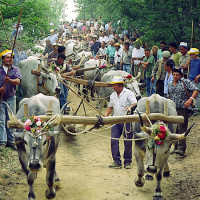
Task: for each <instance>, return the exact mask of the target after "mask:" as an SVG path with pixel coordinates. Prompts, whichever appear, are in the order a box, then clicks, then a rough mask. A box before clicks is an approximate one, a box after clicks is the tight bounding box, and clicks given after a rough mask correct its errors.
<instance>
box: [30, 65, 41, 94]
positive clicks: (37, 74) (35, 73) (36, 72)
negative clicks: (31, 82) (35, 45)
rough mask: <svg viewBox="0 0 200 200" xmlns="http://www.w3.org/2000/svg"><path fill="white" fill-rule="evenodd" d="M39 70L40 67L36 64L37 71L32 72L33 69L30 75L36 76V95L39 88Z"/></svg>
mask: <svg viewBox="0 0 200 200" xmlns="http://www.w3.org/2000/svg"><path fill="white" fill-rule="evenodd" d="M40 69H41V65H40V64H38V69H37V70H34V69H32V70H31V74H33V75H36V76H37V85H36V87H37V94H39V87H40V86H39V76H40Z"/></svg>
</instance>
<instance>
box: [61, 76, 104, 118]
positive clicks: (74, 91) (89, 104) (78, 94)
mask: <svg viewBox="0 0 200 200" xmlns="http://www.w3.org/2000/svg"><path fill="white" fill-rule="evenodd" d="M59 81H60V82H61V83H62V84H63V85H65V86H66V87H67V88H68V89H70V90H71V91H72V92H73V93H74V94H76V95H77V96H78V97H80V98H81V99H82V100H83V101H84V102H86V103H87V104H88V105H89V106H90V107H92V108H93V109H94V110H95V111H97V112H98V113H99V114H100V115H102V116H105V115H104V114H103V113H101V112H100V111H99V110H98V109H96V108H95V107H94V106H93V105H92V104H90V103H89V102H87V101H86V100H85V99H84V98H83V97H82V96H80V95H79V94H78V93H77V92H76V91H74V90H73V89H72V88H71V87H69V86H68V85H67V84H66V83H65V82H63V81H62V80H61V79H59Z"/></svg>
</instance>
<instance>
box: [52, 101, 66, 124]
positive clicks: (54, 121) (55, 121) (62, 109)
mask: <svg viewBox="0 0 200 200" xmlns="http://www.w3.org/2000/svg"><path fill="white" fill-rule="evenodd" d="M69 103H70V102H67V103H65V104H64V105H63V107H62V108H61V110H60V113H59V114H58V115H57V116H56V118H55V119H54V120H53V121H52V122H49V126H52V127H54V126H58V125H59V124H60V122H61V121H62V117H63V111H64V110H65V107H66V106H67V104H69Z"/></svg>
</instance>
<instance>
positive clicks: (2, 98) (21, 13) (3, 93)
mask: <svg viewBox="0 0 200 200" xmlns="http://www.w3.org/2000/svg"><path fill="white" fill-rule="evenodd" d="M21 16H22V8H21V10H20V15H19V19H18V24H17V31H16V34H15V39H14V42H13V47H12V51H11V58H10V63H9V65H8V71H7V74H6V77H7V76H8V73H9V70H10V66H11V65H12V58H13V52H14V48H15V43H16V39H17V34H18V29H19V23H20V20H21ZM5 87H6V82H5V83H4V85H3V88H5ZM3 94H4V93H2V94H1V99H0V103H1V101H2V99H3Z"/></svg>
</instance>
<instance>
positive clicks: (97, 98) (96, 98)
mask: <svg viewBox="0 0 200 200" xmlns="http://www.w3.org/2000/svg"><path fill="white" fill-rule="evenodd" d="M71 88H73V89H75V90H76V91H77V89H76V88H75V87H72V86H71ZM111 90H112V88H110V89H109V90H108V91H107V92H106V95H107V94H108V93H109V92H110V91H111ZM78 92H80V93H81V95H84V96H86V97H88V98H89V99H93V100H100V101H101V100H104V99H107V98H108V97H110V95H107V96H105V97H102V98H100V97H91V96H88V95H86V94H84V93H83V92H81V91H78Z"/></svg>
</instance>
